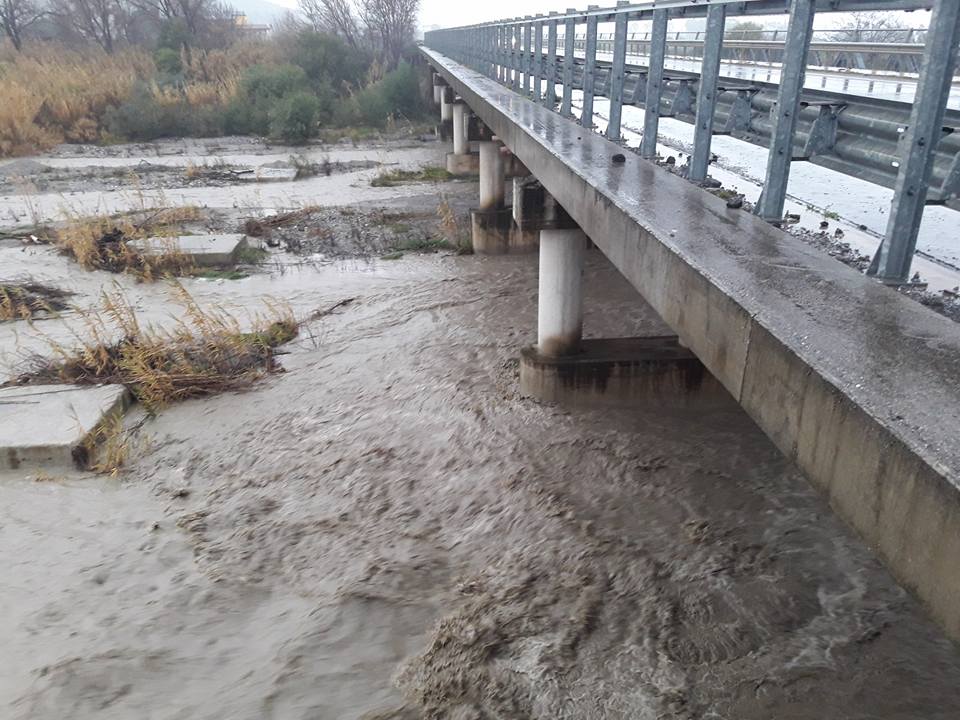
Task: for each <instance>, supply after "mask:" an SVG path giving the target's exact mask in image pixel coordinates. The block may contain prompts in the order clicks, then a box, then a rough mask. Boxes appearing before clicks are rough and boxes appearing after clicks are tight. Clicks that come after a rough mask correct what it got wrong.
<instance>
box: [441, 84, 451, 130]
mask: <svg viewBox="0 0 960 720" xmlns="http://www.w3.org/2000/svg"><path fill="white" fill-rule="evenodd" d="M440 122H453V88H451V87H444V88H443V90H442V91H441V92H440Z"/></svg>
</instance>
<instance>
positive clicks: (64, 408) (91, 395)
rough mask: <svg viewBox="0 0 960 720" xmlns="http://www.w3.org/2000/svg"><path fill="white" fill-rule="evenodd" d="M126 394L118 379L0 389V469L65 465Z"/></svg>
mask: <svg viewBox="0 0 960 720" xmlns="http://www.w3.org/2000/svg"><path fill="white" fill-rule="evenodd" d="M129 400H130V396H129V393H128V392H127V389H126V388H125V387H123V386H122V385H104V386H102V387H88V388H80V387H77V386H75V385H38V386H35V387H29V386H28V387H10V388H5V389H3V390H0V470H23V469H30V470H36V469H38V468H58V469H69V468H72V467H74V466H75V465H77V464H83V463H84V462H85V460H86V452H85V448H84V443H85V441H86V440H87V438H88V437H90V435H91V433H93V432H94V431H95V430H96V429H97V428H98V427H99V426H100V424H101V423H103V422H104V421H106V420H107V419H109V418H110V417H111V416H112V415H114V414H115V413H121V412H123V411H124V410H125V409H126V407H127V405H128V403H129Z"/></svg>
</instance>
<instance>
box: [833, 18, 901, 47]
mask: <svg viewBox="0 0 960 720" xmlns="http://www.w3.org/2000/svg"><path fill="white" fill-rule="evenodd" d="M909 29H910V26H909V25H907V24H906V23H905V22H903V21H902V20H901V19H900V18H899V17H897V16H896V15H892V14H890V13H889V12H856V13H851V15H850V19H849V20H847V22H846V23H844V24H843V25H842V26H840V28H839V29H838V30H836V31H835V32H834V33H832V35H831V37H830V39H831V40H834V41H836V42H868V43H901V42H907V39H908V33H907V32H906V31H907V30H909Z"/></svg>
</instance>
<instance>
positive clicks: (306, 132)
mask: <svg viewBox="0 0 960 720" xmlns="http://www.w3.org/2000/svg"><path fill="white" fill-rule="evenodd" d="M319 113H320V100H318V99H317V98H316V97H315V96H314V95H311V94H310V93H306V92H298V93H292V94H290V95H287V96H286V97H285V98H283V99H282V100H280V101H279V102H278V103H277V105H276V106H275V107H274V108H273V109H272V110H271V111H270V134H271V136H273V137H276V138H279V139H280V140H283V141H285V142H288V143H295V144H299V143H305V142H307V140H309V139H310V138H311V137H313V136H314V135H316V134H317V130H318V126H317V118H318V116H319Z"/></svg>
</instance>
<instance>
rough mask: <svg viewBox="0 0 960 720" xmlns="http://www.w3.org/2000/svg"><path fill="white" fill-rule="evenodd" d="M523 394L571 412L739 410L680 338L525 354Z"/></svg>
mask: <svg viewBox="0 0 960 720" xmlns="http://www.w3.org/2000/svg"><path fill="white" fill-rule="evenodd" d="M520 394H521V395H523V396H524V397H531V398H534V399H537V400H540V401H542V402H555V403H559V404H561V405H567V406H571V407H663V408H687V409H692V408H695V409H699V410H713V409H736V408H738V407H739V406H738V405H737V403H736V401H735V400H734V399H733V397H732V396H731V395H730V393H728V392H727V390H726V389H725V388H724V387H723V386H722V385H721V384H720V382H719V381H718V380H717V379H716V378H714V377H713V375H711V374H710V372H709V371H708V370H707V369H706V368H705V367H704V366H703V363H701V362H700V360H698V359H697V357H696V356H695V355H694V354H693V353H692V352H690V351H689V350H687V349H686V348H684V347H682V346H681V345H680V344H679V342H678V341H677V338H676V337H675V336H667V337H637V338H615V339H606V338H605V339H597V340H582V341H581V352H580V353H578V354H577V355H569V356H560V357H550V356H546V355H543V354H541V353H540V351H539V350H538V348H537V347H535V346H534V347H528V348H525V349H524V350H523V351H522V353H521V358H520Z"/></svg>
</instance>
